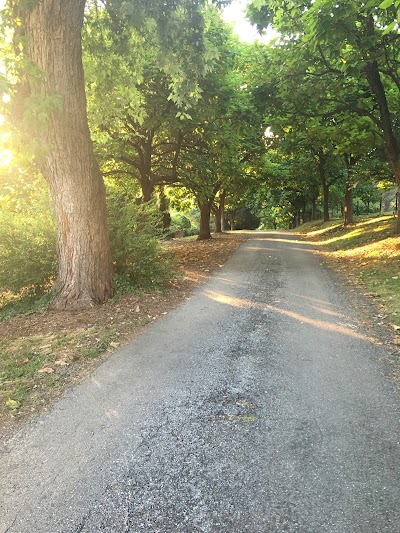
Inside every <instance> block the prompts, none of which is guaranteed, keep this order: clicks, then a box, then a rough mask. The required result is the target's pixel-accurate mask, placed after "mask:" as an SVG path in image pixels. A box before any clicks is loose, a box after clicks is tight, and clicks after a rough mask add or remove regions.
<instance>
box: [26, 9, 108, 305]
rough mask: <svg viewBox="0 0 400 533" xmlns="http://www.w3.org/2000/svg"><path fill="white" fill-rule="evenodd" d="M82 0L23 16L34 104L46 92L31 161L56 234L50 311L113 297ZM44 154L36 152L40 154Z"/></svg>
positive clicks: (40, 99) (91, 303)
mask: <svg viewBox="0 0 400 533" xmlns="http://www.w3.org/2000/svg"><path fill="white" fill-rule="evenodd" d="M84 6H85V0H63V1H62V2H61V1H60V0H42V1H41V2H40V3H38V5H37V7H35V8H34V9H33V10H32V11H30V12H29V13H28V14H27V15H26V32H27V38H28V40H27V46H28V48H27V53H28V57H29V59H30V60H32V62H33V63H34V64H35V65H36V67H37V69H38V72H37V73H36V74H34V75H31V78H30V79H29V85H30V92H31V95H32V96H33V97H34V99H39V101H42V102H46V99H48V98H49V97H51V96H52V95H57V97H58V98H60V105H57V106H54V105H53V106H49V109H48V119H47V121H46V124H45V125H42V127H40V128H37V129H38V131H37V132H35V134H36V137H37V140H38V141H39V142H40V143H42V145H43V152H42V155H41V156H40V157H39V158H38V164H39V166H40V168H41V170H42V172H43V174H44V176H45V178H46V181H47V183H48V185H49V188H50V192H51V196H52V199H53V205H54V211H55V216H56V221H57V231H58V253H59V265H60V266H59V273H58V278H57V282H56V290H57V297H56V300H55V303H54V307H55V308H56V309H82V308H88V307H91V306H93V305H94V304H99V303H102V302H104V301H105V300H107V299H108V298H109V297H110V296H112V294H113V283H112V263H111V256H110V247H109V238H108V230H107V222H106V202H105V187H104V183H103V180H102V176H101V173H100V169H99V167H98V164H97V162H96V160H95V157H94V153H93V147H92V142H91V139H90V133H89V128H88V122H87V113H86V97H85V86H84V77H83V67H82V48H81V28H82V23H83V13H84ZM43 154H44V155H43Z"/></svg>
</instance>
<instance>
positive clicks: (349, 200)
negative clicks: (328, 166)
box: [344, 181, 353, 226]
mask: <svg viewBox="0 0 400 533" xmlns="http://www.w3.org/2000/svg"><path fill="white" fill-rule="evenodd" d="M352 223H353V185H352V184H351V183H349V182H348V181H347V182H346V192H345V195H344V225H345V226H348V225H349V224H352Z"/></svg>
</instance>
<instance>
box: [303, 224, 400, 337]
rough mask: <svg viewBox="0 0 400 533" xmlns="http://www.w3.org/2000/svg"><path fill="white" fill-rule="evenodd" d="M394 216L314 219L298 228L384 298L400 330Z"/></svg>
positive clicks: (399, 260)
mask: <svg viewBox="0 0 400 533" xmlns="http://www.w3.org/2000/svg"><path fill="white" fill-rule="evenodd" d="M394 222H395V220H394V217H388V216H384V217H378V218H363V219H361V218H360V219H359V220H358V221H357V222H355V223H354V224H351V225H350V226H348V227H346V228H345V227H344V226H343V222H342V220H333V221H331V222H328V223H321V222H310V223H307V224H304V225H303V226H301V227H300V228H298V229H297V230H296V231H297V232H298V233H301V234H303V235H304V236H305V237H306V238H307V239H310V240H311V241H312V242H313V244H314V245H316V246H317V248H319V249H320V251H321V253H322V254H324V255H325V256H326V258H327V260H328V261H330V262H332V263H333V265H334V266H336V267H337V268H339V269H341V270H342V271H345V272H346V274H347V275H348V277H349V279H351V281H352V282H354V283H356V284H361V285H363V286H365V287H366V289H367V290H368V291H369V292H370V293H371V294H373V295H374V296H377V297H379V298H380V299H381V301H382V303H383V304H384V306H385V309H386V312H387V314H388V318H389V320H390V322H391V323H392V324H393V327H394V328H395V329H396V330H398V329H400V236H395V235H394Z"/></svg>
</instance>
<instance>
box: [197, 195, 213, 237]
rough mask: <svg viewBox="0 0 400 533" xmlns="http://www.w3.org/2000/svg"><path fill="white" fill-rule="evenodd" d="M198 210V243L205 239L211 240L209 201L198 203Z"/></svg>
mask: <svg viewBox="0 0 400 533" xmlns="http://www.w3.org/2000/svg"><path fill="white" fill-rule="evenodd" d="M199 208H200V230H199V236H198V237H197V240H198V241H204V240H206V239H211V231H210V216H211V206H210V201H209V200H204V201H201V202H199Z"/></svg>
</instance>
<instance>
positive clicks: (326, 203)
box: [322, 183, 330, 222]
mask: <svg viewBox="0 0 400 533" xmlns="http://www.w3.org/2000/svg"><path fill="white" fill-rule="evenodd" d="M322 193H323V197H324V222H329V220H330V216H329V185H327V184H326V183H324V184H323V186H322Z"/></svg>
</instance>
